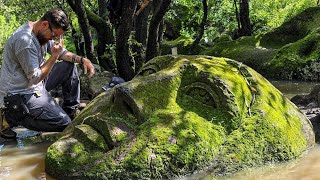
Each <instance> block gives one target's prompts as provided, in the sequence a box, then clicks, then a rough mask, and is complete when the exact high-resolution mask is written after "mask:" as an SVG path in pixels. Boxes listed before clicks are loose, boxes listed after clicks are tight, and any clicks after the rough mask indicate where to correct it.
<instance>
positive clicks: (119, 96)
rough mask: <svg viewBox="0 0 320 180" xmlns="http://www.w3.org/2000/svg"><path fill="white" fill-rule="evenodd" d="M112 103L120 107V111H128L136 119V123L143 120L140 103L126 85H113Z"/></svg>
mask: <svg viewBox="0 0 320 180" xmlns="http://www.w3.org/2000/svg"><path fill="white" fill-rule="evenodd" d="M114 88H115V90H114V95H113V99H112V101H113V103H114V104H115V105H116V106H117V107H118V108H120V109H119V110H120V111H121V112H122V113H130V114H132V115H133V116H135V117H136V118H137V120H138V124H140V123H143V122H144V118H143V114H142V109H143V107H141V105H139V104H138V103H137V102H136V101H135V99H134V97H133V96H132V94H131V93H132V92H131V90H130V89H129V88H128V87H127V86H115V87H114Z"/></svg>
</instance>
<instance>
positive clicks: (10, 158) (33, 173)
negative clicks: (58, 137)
mask: <svg viewBox="0 0 320 180" xmlns="http://www.w3.org/2000/svg"><path fill="white" fill-rule="evenodd" d="M15 131H16V132H17V133H18V139H17V140H16V141H4V140H3V139H1V140H2V143H0V180H52V179H53V178H51V177H49V176H48V175H46V173H45V166H44V157H45V153H46V150H47V148H48V147H49V145H50V143H39V144H34V145H28V146H25V145H24V143H23V141H22V139H23V138H26V137H28V136H34V135H36V134H37V132H35V131H30V130H26V129H24V128H17V129H15Z"/></svg>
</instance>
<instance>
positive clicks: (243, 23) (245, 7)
mask: <svg viewBox="0 0 320 180" xmlns="http://www.w3.org/2000/svg"><path fill="white" fill-rule="evenodd" d="M234 5H235V11H236V19H237V22H238V36H239V37H241V36H251V34H252V30H251V23H250V17H249V0H239V7H240V8H239V9H240V11H238V7H237V1H236V0H234Z"/></svg>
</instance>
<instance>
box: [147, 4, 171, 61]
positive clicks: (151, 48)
mask: <svg viewBox="0 0 320 180" xmlns="http://www.w3.org/2000/svg"><path fill="white" fill-rule="evenodd" d="M155 2H157V3H159V5H158V6H155V7H156V10H155V12H154V14H153V16H152V18H151V21H150V25H149V36H148V42H147V52H146V61H149V60H150V59H152V58H153V57H155V56H158V55H159V46H160V45H159V41H158V38H159V34H158V33H159V26H160V23H161V22H162V20H163V17H164V15H165V14H166V12H167V11H168V10H169V6H170V4H171V0H153V3H155Z"/></svg>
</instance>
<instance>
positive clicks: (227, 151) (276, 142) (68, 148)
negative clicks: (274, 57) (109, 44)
mask: <svg viewBox="0 0 320 180" xmlns="http://www.w3.org/2000/svg"><path fill="white" fill-rule="evenodd" d="M313 144H314V134H313V131H312V126H311V124H310V122H309V120H308V119H307V118H306V117H305V116H304V115H303V114H302V113H301V112H300V111H299V110H298V109H297V107H296V106H295V105H294V104H292V103H291V102H290V101H289V100H288V99H287V98H285V97H284V96H283V95H282V94H281V93H280V92H279V91H278V90H277V89H276V88H274V87H273V86H272V85H271V84H270V83H269V82H268V81H267V80H266V79H264V78H263V77H262V76H261V75H259V74H258V73H256V72H255V71H254V70H252V69H251V68H249V67H248V66H245V65H243V64H242V63H238V62H236V61H233V60H230V59H226V58H215V57H209V56H163V57H157V58H155V59H153V60H151V61H149V62H148V63H147V64H146V65H145V66H144V67H143V68H142V70H141V71H140V73H139V74H138V75H137V76H136V77H135V78H134V79H133V80H132V81H130V82H126V83H123V84H120V85H117V86H115V87H114V88H113V89H112V90H109V91H107V92H104V93H102V94H100V95H99V96H97V97H96V98H95V99H94V100H93V101H92V103H90V104H89V105H88V106H87V107H86V108H85V109H84V110H83V111H82V113H81V114H79V116H77V118H76V119H75V120H74V121H73V123H72V124H71V125H70V126H68V127H67V129H66V130H65V131H64V137H62V138H61V139H60V140H58V141H57V142H55V143H54V144H52V145H51V146H50V147H49V149H48V153H47V156H46V171H47V173H49V174H50V175H51V176H53V177H56V178H58V179H160V178H172V177H177V176H183V175H186V174H190V173H193V172H195V171H198V170H201V169H202V168H206V167H210V168H211V169H212V172H214V173H215V174H225V173H232V172H235V171H238V170H240V169H242V168H244V167H247V166H250V167H251V166H258V165H263V164H265V163H269V162H278V161H287V160H290V159H295V158H297V157H298V156H299V155H301V153H303V152H304V151H305V150H306V149H307V148H308V147H310V146H313Z"/></svg>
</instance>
